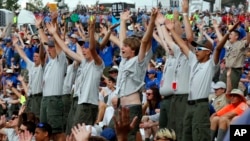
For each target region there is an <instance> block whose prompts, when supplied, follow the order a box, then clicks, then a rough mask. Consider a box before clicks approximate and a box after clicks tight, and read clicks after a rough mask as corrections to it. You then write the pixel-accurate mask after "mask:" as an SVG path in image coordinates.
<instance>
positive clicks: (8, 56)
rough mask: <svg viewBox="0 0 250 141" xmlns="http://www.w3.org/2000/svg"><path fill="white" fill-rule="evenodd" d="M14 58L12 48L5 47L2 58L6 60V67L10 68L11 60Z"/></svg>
mask: <svg viewBox="0 0 250 141" xmlns="http://www.w3.org/2000/svg"><path fill="white" fill-rule="evenodd" d="M13 57H14V50H13V49H12V47H6V50H5V53H4V58H5V59H6V62H7V66H8V67H10V66H11V58H13Z"/></svg>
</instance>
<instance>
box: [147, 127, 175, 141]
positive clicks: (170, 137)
mask: <svg viewBox="0 0 250 141" xmlns="http://www.w3.org/2000/svg"><path fill="white" fill-rule="evenodd" d="M145 137H146V139H145V141H150V139H149V136H148V134H147V132H146V134H145ZM154 140H156V141H160V140H164V141H165V140H166V141H176V134H175V131H174V130H173V129H168V128H161V129H159V130H158V131H157V132H156V134H155V138H154Z"/></svg>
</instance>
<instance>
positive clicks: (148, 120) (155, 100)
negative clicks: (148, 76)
mask: <svg viewBox="0 0 250 141" xmlns="http://www.w3.org/2000/svg"><path fill="white" fill-rule="evenodd" d="M146 95H147V103H146V104H144V105H143V108H142V109H143V111H144V113H145V115H144V116H143V117H142V120H141V121H142V124H141V125H140V127H141V128H144V130H147V128H150V129H151V130H152V131H151V132H152V134H153V135H154V134H155V133H156V130H157V129H158V127H157V126H154V125H158V121H159V111H160V102H161V95H160V93H159V89H158V88H157V87H154V86H153V87H150V88H149V89H148V90H147V91H146Z"/></svg>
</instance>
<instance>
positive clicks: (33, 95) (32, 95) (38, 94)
mask: <svg viewBox="0 0 250 141" xmlns="http://www.w3.org/2000/svg"><path fill="white" fill-rule="evenodd" d="M37 96H43V94H42V93H37V94H31V95H30V97H37Z"/></svg>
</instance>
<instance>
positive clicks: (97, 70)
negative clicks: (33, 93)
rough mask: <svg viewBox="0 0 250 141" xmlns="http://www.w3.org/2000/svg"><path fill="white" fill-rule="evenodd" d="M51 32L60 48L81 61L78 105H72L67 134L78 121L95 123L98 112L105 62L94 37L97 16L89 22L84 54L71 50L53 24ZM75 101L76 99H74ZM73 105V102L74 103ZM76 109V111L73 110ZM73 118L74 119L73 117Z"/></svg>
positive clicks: (77, 83)
mask: <svg viewBox="0 0 250 141" xmlns="http://www.w3.org/2000/svg"><path fill="white" fill-rule="evenodd" d="M48 30H49V32H50V33H51V34H52V35H53V37H54V38H55V40H56V41H57V42H58V43H59V46H60V48H61V49H62V50H63V51H64V52H65V53H66V54H67V55H69V56H70V57H72V58H73V59H74V60H75V61H77V62H79V63H81V64H80V66H79V68H78V71H77V74H76V75H77V78H76V81H75V90H74V94H75V95H77V96H78V102H77V105H74V106H76V107H71V110H70V112H69V115H74V116H73V117H69V118H68V122H70V123H69V124H68V125H67V126H69V127H67V131H66V132H67V134H69V133H70V131H68V130H70V129H71V128H72V127H73V126H74V125H77V124H78V123H85V124H88V125H93V124H94V122H95V120H96V118H97V113H98V97H99V96H98V92H99V91H98V90H99V83H100V80H101V76H102V72H103V69H104V63H103V61H102V59H101V57H100V56H99V55H98V54H97V52H96V48H95V45H96V42H95V38H94V32H95V17H91V20H90V22H89V30H88V31H89V35H90V39H89V42H85V44H83V46H82V54H78V53H74V52H73V51H71V50H70V49H69V48H68V47H67V46H66V45H65V44H64V42H63V41H62V40H61V39H60V37H59V36H58V34H57V33H56V28H55V27H54V26H52V25H50V26H48ZM73 103H75V101H74V100H73ZM72 105H73V104H72ZM73 109H75V111H72V110H73ZM70 118H73V121H72V119H70Z"/></svg>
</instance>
